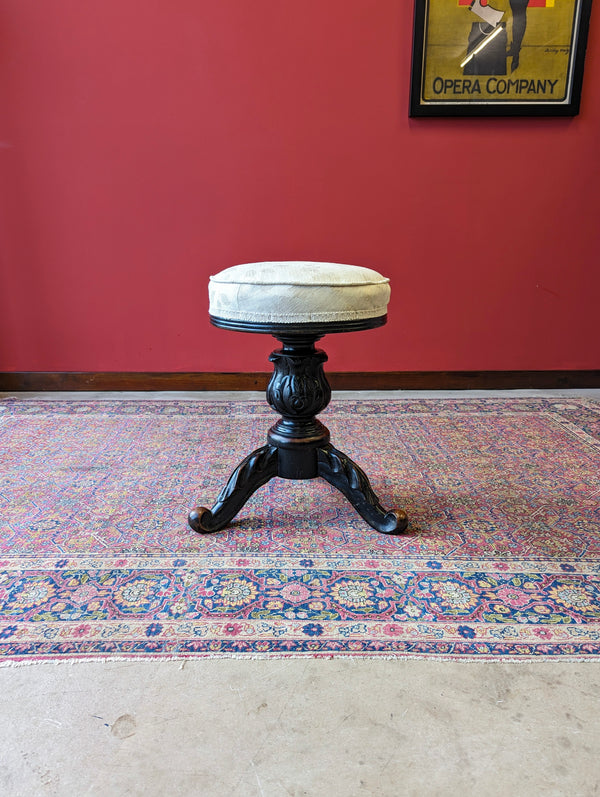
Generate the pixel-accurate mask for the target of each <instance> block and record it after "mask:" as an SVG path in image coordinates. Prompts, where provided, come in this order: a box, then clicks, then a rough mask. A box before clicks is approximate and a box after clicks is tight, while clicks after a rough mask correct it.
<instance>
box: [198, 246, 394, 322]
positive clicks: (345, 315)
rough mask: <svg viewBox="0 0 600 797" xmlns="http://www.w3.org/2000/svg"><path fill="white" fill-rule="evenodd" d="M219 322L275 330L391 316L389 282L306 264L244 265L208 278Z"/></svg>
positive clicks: (373, 274) (360, 271) (372, 274)
mask: <svg viewBox="0 0 600 797" xmlns="http://www.w3.org/2000/svg"><path fill="white" fill-rule="evenodd" d="M208 295H209V312H210V314H211V315H212V316H214V317H216V318H223V319H227V320H230V321H246V322H254V323H271V324H298V323H310V322H315V323H317V322H328V321H351V320H355V319H363V318H378V317H380V316H384V315H385V314H386V312H387V305H388V302H389V299H390V286H389V280H388V279H387V277H382V276H381V274H378V273H377V271H373V270H372V269H370V268H363V267H362V266H346V265H343V264H341V263H313V262H307V261H285V260H284V261H275V262H267V263H245V264H243V265H240V266H232V267H231V268H226V269H225V270H224V271H221V272H219V273H218V274H215V275H214V276H212V277H211V278H210V282H209V286H208Z"/></svg>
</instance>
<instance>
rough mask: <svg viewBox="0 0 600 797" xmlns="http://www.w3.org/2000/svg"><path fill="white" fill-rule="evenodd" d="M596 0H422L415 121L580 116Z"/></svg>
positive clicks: (415, 66)
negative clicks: (585, 62) (430, 117)
mask: <svg viewBox="0 0 600 797" xmlns="http://www.w3.org/2000/svg"><path fill="white" fill-rule="evenodd" d="M591 5H592V0H415V22H414V40H413V64H412V86H411V98H410V115H411V116H575V115H576V114H577V113H578V112H579V102H580V97H581V84H582V80H583V62H584V58H585V48H586V42H587V33H588V27H589V18H590V10H591Z"/></svg>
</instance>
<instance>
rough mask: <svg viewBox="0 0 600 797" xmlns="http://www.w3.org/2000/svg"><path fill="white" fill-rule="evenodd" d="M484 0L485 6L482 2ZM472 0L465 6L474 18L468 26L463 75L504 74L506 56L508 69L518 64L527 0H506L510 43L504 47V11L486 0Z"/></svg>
mask: <svg viewBox="0 0 600 797" xmlns="http://www.w3.org/2000/svg"><path fill="white" fill-rule="evenodd" d="M484 2H485V5H484ZM484 2H482V0H473V2H472V3H471V4H470V6H469V9H470V10H471V11H472V12H473V14H474V15H475V16H476V17H477V18H478V21H477V22H473V24H472V25H471V31H470V33H469V38H468V42H467V56H469V57H467V58H466V59H465V60H464V61H463V64H464V67H463V74H465V75H506V74H507V63H506V59H507V56H508V57H510V58H511V63H510V71H511V72H514V71H515V69H517V67H518V66H519V54H520V52H521V46H522V44H523V37H524V35H525V29H526V27H527V6H528V5H529V0H509V3H510V11H511V15H512V43H511V45H510V47H509V48H508V49H507V46H506V45H507V32H506V21H505V19H504V18H505V17H506V16H507V14H506V13H505V12H504V11H502V10H500V9H498V8H493V7H492V6H491V5H490V4H489V3H487V2H486V0H484Z"/></svg>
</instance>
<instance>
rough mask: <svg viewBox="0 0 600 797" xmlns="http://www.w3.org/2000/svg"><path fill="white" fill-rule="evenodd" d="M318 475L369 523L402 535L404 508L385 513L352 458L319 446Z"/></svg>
mask: <svg viewBox="0 0 600 797" xmlns="http://www.w3.org/2000/svg"><path fill="white" fill-rule="evenodd" d="M318 458H319V476H322V477H323V478H324V479H325V480H326V481H328V482H329V484H332V485H333V486H334V487H336V488H337V489H338V490H339V491H340V492H341V493H343V494H344V495H345V496H346V498H347V499H348V500H349V501H350V503H351V504H352V506H353V507H354V508H355V509H356V511H357V512H358V514H359V515H361V516H362V517H363V518H364V519H365V520H366V521H367V523H368V524H369V525H370V526H372V527H373V528H374V529H376V530H377V531H381V532H382V533H383V534H401V533H402V532H403V531H405V529H406V527H407V526H408V517H407V516H406V512H404V511H403V510H402V509H398V510H393V511H391V512H386V510H385V509H384V508H383V507H382V506H381V504H380V503H379V499H378V498H377V496H376V495H375V493H374V492H373V488H372V487H371V484H370V482H369V479H368V478H367V475H366V473H365V472H364V471H363V470H362V469H361V468H359V467H358V465H357V464H356V463H355V462H353V461H352V460H351V459H350V457H347V456H346V454H343V453H342V452H341V451H338V450H337V448H334V447H333V446H330V445H327V446H323V447H322V448H319V450H318Z"/></svg>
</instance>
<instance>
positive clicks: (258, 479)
mask: <svg viewBox="0 0 600 797" xmlns="http://www.w3.org/2000/svg"><path fill="white" fill-rule="evenodd" d="M273 476H277V449H276V448H275V447H274V446H269V445H267V446H263V447H262V448H257V449H256V451H253V452H252V453H251V454H249V455H248V456H247V457H246V459H244V460H242V462H240V464H239V465H238V466H237V468H236V469H235V470H234V471H233V473H232V474H231V476H230V477H229V481H228V482H227V484H226V485H225V487H224V488H223V489H222V490H221V492H220V493H219V497H218V498H217V501H216V503H215V505H214V506H213V508H212V509H207V508H206V507H204V506H199V507H197V508H196V509H194V510H192V512H190V515H189V517H188V523H189V524H190V526H191V528H192V529H194V531H198V532H200V533H201V534H208V533H210V532H213V531H219V529H222V528H224V527H225V526H226V525H227V524H228V523H229V522H230V521H231V520H232V519H233V518H234V517H235V515H237V513H238V512H239V511H240V509H241V508H242V507H243V506H244V504H245V503H246V501H247V500H248V499H249V498H250V496H251V495H252V493H254V492H256V490H258V488H259V487H262V485H263V484H266V483H267V482H268V481H269V479H272V478H273Z"/></svg>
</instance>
